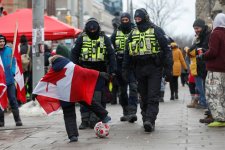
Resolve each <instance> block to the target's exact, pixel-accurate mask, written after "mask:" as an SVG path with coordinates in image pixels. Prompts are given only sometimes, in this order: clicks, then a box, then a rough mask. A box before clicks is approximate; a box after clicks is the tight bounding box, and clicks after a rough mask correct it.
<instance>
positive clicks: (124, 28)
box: [120, 23, 131, 32]
mask: <svg viewBox="0 0 225 150" xmlns="http://www.w3.org/2000/svg"><path fill="white" fill-rule="evenodd" d="M120 27H121V30H122V31H125V32H126V31H127V32H130V31H131V23H121V25H120Z"/></svg>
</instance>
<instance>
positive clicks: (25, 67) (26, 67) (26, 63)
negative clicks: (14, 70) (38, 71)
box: [21, 46, 31, 72]
mask: <svg viewBox="0 0 225 150" xmlns="http://www.w3.org/2000/svg"><path fill="white" fill-rule="evenodd" d="M29 53H30V46H28V50H27V53H26V54H22V55H21V61H22V68H23V71H24V72H25V71H28V70H29V64H30V61H31V59H30V56H29Z"/></svg>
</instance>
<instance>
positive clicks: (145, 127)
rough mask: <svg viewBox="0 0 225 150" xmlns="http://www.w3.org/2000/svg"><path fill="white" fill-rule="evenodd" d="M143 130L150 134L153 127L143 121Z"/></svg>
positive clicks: (148, 122)
mask: <svg viewBox="0 0 225 150" xmlns="http://www.w3.org/2000/svg"><path fill="white" fill-rule="evenodd" d="M144 129H145V132H152V131H154V130H155V126H154V125H153V124H152V123H151V122H150V121H145V122H144Z"/></svg>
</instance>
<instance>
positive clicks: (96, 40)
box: [71, 18, 116, 129]
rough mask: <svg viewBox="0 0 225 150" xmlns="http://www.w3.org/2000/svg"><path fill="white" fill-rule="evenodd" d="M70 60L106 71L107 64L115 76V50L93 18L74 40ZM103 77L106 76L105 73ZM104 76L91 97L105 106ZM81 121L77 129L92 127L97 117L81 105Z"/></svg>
mask: <svg viewBox="0 0 225 150" xmlns="http://www.w3.org/2000/svg"><path fill="white" fill-rule="evenodd" d="M71 60H72V61H73V62H74V63H75V64H78V65H81V66H83V67H86V68H89V69H94V70H98V71H100V72H107V65H109V67H108V68H109V74H111V75H112V76H115V72H116V59H115V52H114V49H113V47H112V44H111V41H110V39H109V38H108V37H107V36H106V35H105V34H104V32H103V31H101V28H100V25H99V23H98V21H97V20H96V19H95V18H90V19H88V21H87V23H86V25H85V28H84V32H83V33H81V34H80V36H79V37H78V38H77V40H76V44H75V47H74V48H73V49H72V51H71ZM105 78H108V77H107V75H106V77H105ZM105 78H101V77H100V79H98V82H97V85H96V91H95V93H94V97H93V99H95V101H98V102H99V103H101V104H102V106H103V107H106V102H105V101H104V100H103V98H104V93H103V91H105V90H104V88H106V80H105ZM80 111H81V118H82V122H81V125H80V126H79V129H86V128H87V127H91V128H93V127H94V126H95V124H96V123H97V122H98V121H99V119H98V118H97V117H96V116H95V114H94V113H91V111H90V110H88V109H87V108H86V107H84V106H82V105H81V108H80Z"/></svg>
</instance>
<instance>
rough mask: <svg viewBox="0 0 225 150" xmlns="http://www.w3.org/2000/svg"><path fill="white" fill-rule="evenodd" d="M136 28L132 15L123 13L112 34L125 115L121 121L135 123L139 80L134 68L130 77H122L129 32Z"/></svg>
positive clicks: (120, 96)
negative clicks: (118, 24)
mask: <svg viewBox="0 0 225 150" xmlns="http://www.w3.org/2000/svg"><path fill="white" fill-rule="evenodd" d="M133 28H134V25H133V23H132V22H131V16H130V14H129V13H126V12H125V13H122V14H121V17H120V26H119V27H118V29H116V30H115V31H114V33H113V34H112V36H111V41H112V44H113V45H114V48H115V50H116V60H117V73H116V75H117V76H116V78H117V81H118V84H119V93H120V95H119V101H120V104H121V106H122V109H123V116H122V117H121V118H120V121H129V122H131V123H134V122H135V121H137V116H136V113H137V101H138V96H137V95H138V93H137V81H136V78H135V76H134V71H133V69H132V68H130V70H129V76H128V79H125V80H124V79H123V77H122V62H123V56H124V51H125V46H126V40H127V37H128V35H129V33H130V32H131V31H132V29H133ZM128 85H129V96H128V93H127V92H128V91H127V90H128Z"/></svg>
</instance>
